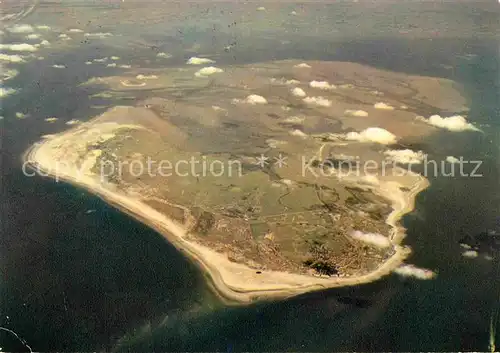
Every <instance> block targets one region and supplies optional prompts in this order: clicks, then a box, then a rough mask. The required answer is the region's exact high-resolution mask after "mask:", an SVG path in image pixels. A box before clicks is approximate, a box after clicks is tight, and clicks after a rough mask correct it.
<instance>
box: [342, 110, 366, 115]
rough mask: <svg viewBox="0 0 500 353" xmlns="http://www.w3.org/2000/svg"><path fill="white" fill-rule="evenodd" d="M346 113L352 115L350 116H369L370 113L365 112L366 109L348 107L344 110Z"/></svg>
mask: <svg viewBox="0 0 500 353" xmlns="http://www.w3.org/2000/svg"><path fill="white" fill-rule="evenodd" d="M344 114H345V115H350V116H359V117H363V116H368V113H367V112H365V111H364V110H351V109H347V110H346V111H345V112H344Z"/></svg>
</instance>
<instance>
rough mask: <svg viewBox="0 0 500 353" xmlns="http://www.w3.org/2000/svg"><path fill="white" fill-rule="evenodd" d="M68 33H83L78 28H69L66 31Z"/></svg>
mask: <svg viewBox="0 0 500 353" xmlns="http://www.w3.org/2000/svg"><path fill="white" fill-rule="evenodd" d="M68 32H71V33H82V32H83V31H82V30H81V29H79V28H70V29H68Z"/></svg>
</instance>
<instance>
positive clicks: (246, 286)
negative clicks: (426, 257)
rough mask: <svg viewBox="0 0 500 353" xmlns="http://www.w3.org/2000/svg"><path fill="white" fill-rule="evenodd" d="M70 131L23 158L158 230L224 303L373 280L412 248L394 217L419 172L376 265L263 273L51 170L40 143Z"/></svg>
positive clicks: (84, 180) (130, 201)
mask: <svg viewBox="0 0 500 353" xmlns="http://www.w3.org/2000/svg"><path fill="white" fill-rule="evenodd" d="M71 131H72V130H69V131H66V132H63V133H62V134H58V135H57V137H55V138H54V139H50V140H45V141H42V142H41V143H37V144H35V145H34V146H32V147H31V148H30V149H29V150H28V151H27V152H26V153H25V155H24V160H25V161H26V162H28V164H29V165H30V166H31V167H32V168H35V169H36V170H38V171H42V172H43V173H44V174H45V175H48V176H51V177H54V178H55V177H56V176H57V179H58V180H62V181H65V182H68V183H70V184H73V185H76V186H79V187H82V188H84V189H86V190H88V191H89V192H91V193H93V194H95V195H96V196H98V197H100V198H101V199H103V200H104V201H106V202H107V203H109V204H111V205H113V206H114V207H116V208H117V209H119V210H122V211H125V212H126V213H128V214H129V215H131V216H132V217H134V218H136V219H137V220H139V221H141V222H142V223H144V224H146V225H148V226H150V227H151V228H153V229H154V230H156V231H157V232H159V233H160V234H161V235H162V236H163V237H165V239H167V240H168V241H169V242H171V243H172V244H173V245H174V246H175V247H176V248H178V249H179V250H180V251H182V252H184V253H186V254H187V255H188V256H189V257H190V258H191V259H192V260H194V261H195V262H196V263H197V264H198V265H199V266H200V267H201V268H202V269H203V270H204V271H205V272H206V273H208V274H209V276H210V278H211V285H212V286H213V288H214V290H215V291H216V293H217V294H219V295H220V296H221V298H223V299H224V300H225V301H226V302H228V303H249V302H253V301H255V300H263V299H273V298H287V297H291V296H295V295H298V294H302V293H306V292H310V291H315V290H321V289H327V288H334V287H341V286H352V285H359V284H363V283H368V282H373V281H376V280H378V279H380V278H381V277H383V276H386V275H388V274H390V273H391V272H392V271H393V270H394V269H395V268H397V267H398V266H400V265H401V264H402V262H403V261H404V260H405V259H406V258H407V257H408V255H409V254H410V252H411V251H410V249H409V248H407V247H404V246H401V245H400V242H401V240H402V239H403V237H404V228H402V227H401V226H400V225H399V223H398V222H399V220H400V219H401V217H402V216H403V215H404V214H406V213H408V212H410V211H412V210H413V209H414V205H415V197H416V195H417V194H418V193H419V192H421V191H422V190H424V189H426V188H427V187H428V186H429V182H428V181H427V179H426V178H424V177H421V178H420V179H419V181H418V182H417V183H416V184H415V185H414V187H413V188H412V189H411V191H410V192H408V193H406V194H405V197H406V199H405V200H404V202H402V203H401V200H399V201H400V202H398V203H399V204H400V207H399V208H397V207H396V208H395V209H394V211H393V212H392V213H391V214H390V215H389V217H388V218H387V223H388V224H389V225H391V226H392V227H393V231H392V234H391V239H392V241H393V243H394V244H396V245H395V246H394V248H395V252H394V254H393V255H392V256H391V257H390V258H389V259H387V260H386V261H385V262H384V263H383V264H382V265H380V266H379V267H378V268H377V269H376V270H374V271H372V272H370V273H368V274H364V275H362V276H357V277H343V278H323V277H312V276H306V275H300V274H292V273H285V272H277V271H262V273H260V274H256V271H255V270H254V269H251V268H249V267H247V266H244V265H241V264H237V263H234V262H231V261H229V260H228V259H227V257H226V256H224V255H223V254H220V253H217V252H215V251H213V250H211V249H209V248H207V247H205V246H202V245H200V244H197V243H193V242H190V241H188V240H186V239H185V237H184V236H185V234H186V229H185V228H184V227H183V226H182V225H180V224H178V223H176V222H175V221H173V220H172V219H170V218H168V217H166V216H165V215H163V214H161V213H160V212H158V211H157V210H155V209H153V208H152V207H150V206H148V205H146V204H145V203H143V202H141V201H140V200H139V199H136V198H134V197H132V196H129V195H126V194H125V193H122V192H115V191H113V190H111V189H109V188H107V187H105V186H104V185H102V184H101V183H100V182H99V181H98V180H96V179H95V178H93V177H91V176H87V175H79V174H78V173H76V169H75V170H71V169H66V170H64V171H61V170H57V171H56V170H54V169H53V168H51V165H52V163H55V162H56V161H54V160H53V158H52V157H53V156H51V154H50V153H47V151H45V150H44V148H45V147H46V146H47V145H49V144H50V143H51V142H52V141H53V140H57V139H65V138H66V136H68V135H69V137H71V136H70V135H71ZM56 174H57V175H56ZM392 201H394V200H392Z"/></svg>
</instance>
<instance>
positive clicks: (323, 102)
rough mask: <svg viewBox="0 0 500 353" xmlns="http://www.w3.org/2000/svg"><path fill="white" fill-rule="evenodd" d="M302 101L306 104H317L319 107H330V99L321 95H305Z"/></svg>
mask: <svg viewBox="0 0 500 353" xmlns="http://www.w3.org/2000/svg"><path fill="white" fill-rule="evenodd" d="M303 101H304V102H305V103H307V104H311V105H317V106H320V107H331V105H332V101H330V100H328V99H326V98H323V97H306V98H304V99H303Z"/></svg>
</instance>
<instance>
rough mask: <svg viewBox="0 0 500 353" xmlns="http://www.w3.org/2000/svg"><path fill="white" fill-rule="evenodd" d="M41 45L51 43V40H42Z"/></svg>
mask: <svg viewBox="0 0 500 353" xmlns="http://www.w3.org/2000/svg"><path fill="white" fill-rule="evenodd" d="M40 44H41V45H50V42H49V41H48V40H42V41H41V42H40Z"/></svg>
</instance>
